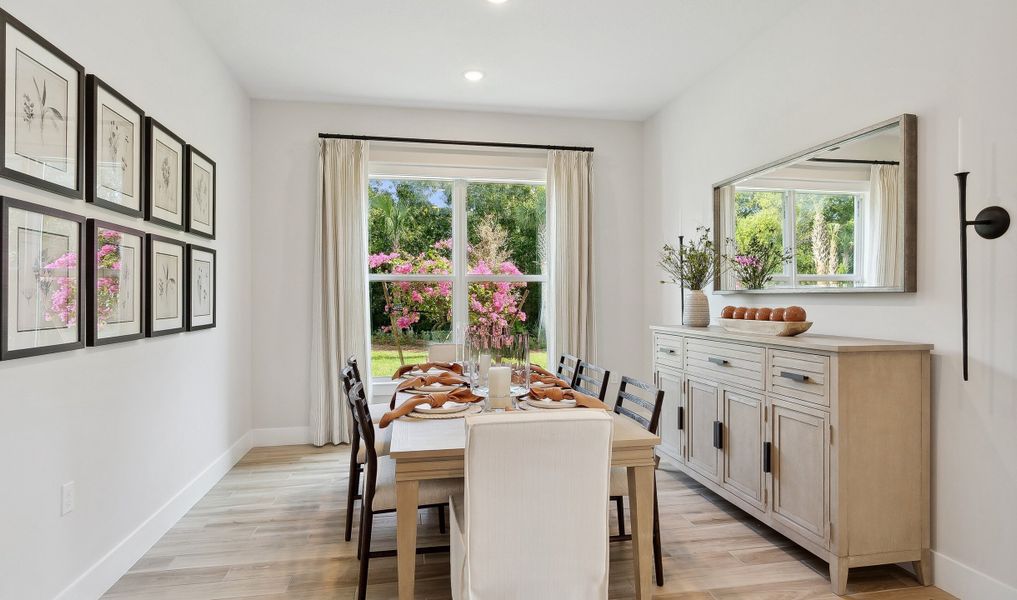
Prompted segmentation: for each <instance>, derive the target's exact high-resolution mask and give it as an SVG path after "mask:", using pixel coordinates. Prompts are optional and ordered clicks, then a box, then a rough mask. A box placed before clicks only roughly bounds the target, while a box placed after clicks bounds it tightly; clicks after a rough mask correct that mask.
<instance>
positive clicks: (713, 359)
mask: <svg viewBox="0 0 1017 600" xmlns="http://www.w3.org/2000/svg"><path fill="white" fill-rule="evenodd" d="M706 360H708V361H710V362H712V363H713V364H715V365H719V366H721V367H723V366H724V365H726V364H728V362H727V360H725V359H723V358H717V357H715V356H711V357H709V358H707V359H706Z"/></svg>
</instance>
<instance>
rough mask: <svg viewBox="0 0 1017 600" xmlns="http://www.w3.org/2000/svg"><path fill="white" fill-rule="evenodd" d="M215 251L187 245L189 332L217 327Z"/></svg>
mask: <svg viewBox="0 0 1017 600" xmlns="http://www.w3.org/2000/svg"><path fill="white" fill-rule="evenodd" d="M215 277H216V264H215V250H213V249H211V248H203V247H201V246H195V245H194V244H187V278H188V280H189V282H188V285H187V330H188V331H194V330H196V329H211V328H212V327H215V295H216V292H217V290H216V287H215Z"/></svg>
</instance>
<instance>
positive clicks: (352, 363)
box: [343, 356, 364, 383]
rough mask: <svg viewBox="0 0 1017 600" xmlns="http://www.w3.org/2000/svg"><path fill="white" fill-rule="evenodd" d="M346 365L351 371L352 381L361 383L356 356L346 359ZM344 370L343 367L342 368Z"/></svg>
mask: <svg viewBox="0 0 1017 600" xmlns="http://www.w3.org/2000/svg"><path fill="white" fill-rule="evenodd" d="M346 366H347V367H349V368H350V370H351V371H352V373H353V383H363V382H364V380H363V379H362V378H361V377H360V366H359V365H358V364H357V357H355V356H351V357H349V358H347V359H346ZM343 371H344V372H345V369H343Z"/></svg>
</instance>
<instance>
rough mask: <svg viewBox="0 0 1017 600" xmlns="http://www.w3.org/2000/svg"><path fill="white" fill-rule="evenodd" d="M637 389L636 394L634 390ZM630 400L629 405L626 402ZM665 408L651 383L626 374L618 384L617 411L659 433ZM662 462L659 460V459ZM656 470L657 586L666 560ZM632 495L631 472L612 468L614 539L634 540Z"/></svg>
mask: <svg viewBox="0 0 1017 600" xmlns="http://www.w3.org/2000/svg"><path fill="white" fill-rule="evenodd" d="M633 388H634V389H635V393H633ZM626 402H628V403H629V404H628V405H626ZM663 407H664V390H661V389H658V388H656V387H654V386H652V385H650V384H648V383H645V382H642V381H639V380H638V379H633V378H632V377H626V376H624V375H623V376H622V378H621V385H619V386H618V398H617V399H616V400H615V403H614V412H616V413H618V414H619V415H622V416H624V417H627V418H629V419H632V420H633V421H635V422H636V423H639V424H640V425H642V426H643V427H645V428H646V430H647V431H649V432H650V433H652V434H654V435H656V434H657V428H658V426H659V424H660V411H661V409H662V408H663ZM658 461H659V459H658ZM656 478H657V476H656V472H654V482H653V570H654V572H655V574H656V576H657V585H658V586H662V585H664V559H663V551H662V549H661V543H660V513H659V509H658V507H657V481H656ZM628 495H629V480H628V474H627V473H626V471H625V468H624V467H615V468H613V469H611V497H610V499H611V500H614V503H615V507H616V508H617V511H618V535H616V536H612V537H611V541H613V542H617V541H623V540H630V539H632V536H631V535H626V533H625V499H624V498H625V496H628Z"/></svg>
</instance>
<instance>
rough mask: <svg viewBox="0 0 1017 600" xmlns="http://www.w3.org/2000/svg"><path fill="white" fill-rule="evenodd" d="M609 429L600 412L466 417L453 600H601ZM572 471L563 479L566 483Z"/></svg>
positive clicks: (454, 524)
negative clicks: (601, 500)
mask: <svg viewBox="0 0 1017 600" xmlns="http://www.w3.org/2000/svg"><path fill="white" fill-rule="evenodd" d="M613 430H614V423H613V420H612V418H611V416H610V415H608V414H606V413H605V412H604V411H600V410H572V411H566V412H560V413H559V412H556V413H553V414H548V412H546V411H543V412H540V413H526V412H515V413H503V414H486V415H476V416H470V417H467V418H466V453H465V461H464V462H465V464H464V473H465V491H464V493H463V494H461V495H457V496H454V497H453V498H452V501H451V507H450V513H451V522H450V525H449V530H450V532H451V533H450V545H451V547H452V549H451V579H452V598H453V600H492V599H496V600H524V599H525V600H529V599H532V598H554V599H555V600H590V599H595V598H600V599H606V598H607V588H608V554H609V553H608V534H609V528H608V516H607V511H605V510H604V509H603V505H600V506H598V505H597V503H596V502H590V501H589V499H590V498H597V497H600V498H603V497H604V495H605V494H607V493H608V491H609V487H610V486H609V481H610V475H609V473H610V464H611V439H612V435H613ZM562 473H568V477H562Z"/></svg>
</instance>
